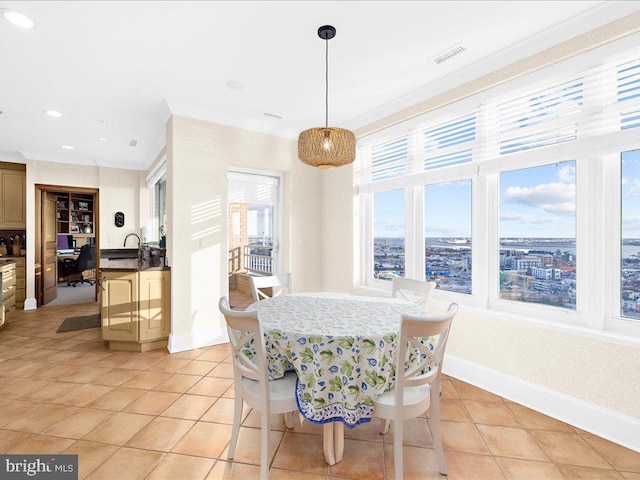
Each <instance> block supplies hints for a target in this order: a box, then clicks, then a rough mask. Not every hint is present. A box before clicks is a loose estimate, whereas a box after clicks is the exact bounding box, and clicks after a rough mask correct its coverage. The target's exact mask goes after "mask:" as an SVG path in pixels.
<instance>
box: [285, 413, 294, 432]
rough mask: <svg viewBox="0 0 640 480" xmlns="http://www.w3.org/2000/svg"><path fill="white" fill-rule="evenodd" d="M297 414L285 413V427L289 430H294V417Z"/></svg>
mask: <svg viewBox="0 0 640 480" xmlns="http://www.w3.org/2000/svg"><path fill="white" fill-rule="evenodd" d="M295 414H296V412H285V414H284V425H285V426H286V427H287V429H288V430H291V429H292V428H293V416H294V415H295Z"/></svg>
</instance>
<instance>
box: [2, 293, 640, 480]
mask: <svg viewBox="0 0 640 480" xmlns="http://www.w3.org/2000/svg"><path fill="white" fill-rule="evenodd" d="M247 301H248V302H250V301H249V300H247V299H238V298H233V297H232V299H231V303H232V304H235V306H236V308H238V307H240V308H241V307H242V306H243V305H245V304H246V302H247ZM96 311H97V306H96V304H94V303H89V304H78V305H64V306H47V307H43V308H40V309H38V310H32V311H27V312H18V313H16V314H15V315H14V317H13V318H11V319H10V320H9V323H8V325H7V326H6V327H5V328H4V329H2V330H0V452H1V453H20V454H29V453H34V454H56V453H73V454H78V455H79V470H80V471H79V477H80V478H82V479H85V478H86V479H92V480H93V479H114V480H133V479H148V480H151V479H180V480H188V479H223V478H225V479H232V478H234V479H248V478H258V474H259V467H258V464H259V452H260V447H259V445H260V440H259V433H260V430H259V419H258V417H257V415H254V414H252V413H248V414H246V416H245V419H244V423H243V427H242V429H241V434H240V439H239V442H238V447H237V450H236V458H235V461H233V462H229V461H227V456H226V450H227V445H228V443H229V439H230V436H231V424H232V414H233V402H232V399H233V385H232V366H231V363H229V356H228V345H226V344H225V345H218V346H213V347H208V348H201V349H198V350H193V351H188V352H182V353H176V354H169V353H168V352H166V351H161V350H160V351H154V352H147V353H125V352H113V351H110V350H108V349H107V348H106V347H105V345H104V343H103V342H102V340H101V337H100V330H99V329H90V330H80V331H75V332H67V333H55V331H56V329H57V327H58V326H59V325H60V323H61V322H62V320H63V319H64V318H66V317H69V316H77V315H87V314H90V313H95V312H96ZM378 428H379V426H378V424H377V423H375V422H371V423H368V424H365V425H361V426H359V427H357V428H356V429H354V430H350V431H347V432H346V439H345V454H344V459H343V461H342V462H340V463H338V464H336V465H334V466H332V467H329V466H327V465H326V463H325V462H324V457H323V453H322V436H321V434H322V430H321V427H319V426H316V425H311V424H309V423H308V422H305V424H304V426H302V427H301V426H296V428H294V429H293V430H291V431H286V430H285V428H284V424H283V422H282V419H281V418H276V421H275V422H274V430H273V431H272V432H271V437H270V439H271V454H270V458H271V472H270V477H271V478H274V479H300V480H313V479H329V478H362V479H381V480H382V479H391V478H393V461H394V459H393V448H392V434H391V433H390V434H388V435H387V436H381V435H380V434H379V433H378ZM442 434H443V443H444V448H445V455H446V460H447V465H448V468H449V476H448V478H449V479H451V480H455V479H472V480H481V479H505V478H506V479H531V480H537V479H578V478H580V479H619V480H624V479H626V480H640V453H636V452H633V451H630V450H628V449H625V448H623V447H620V446H617V445H615V444H613V443H611V442H608V441H606V440H603V439H601V438H598V437H596V436H593V435H591V434H589V433H586V432H584V431H581V430H578V429H576V428H573V427H571V426H569V425H566V424H564V423H561V422H559V421H556V420H554V419H551V418H549V417H546V416H544V415H541V414H538V413H536V412H534V411H532V410H529V409H527V408H525V407H522V406H520V405H518V404H515V403H512V402H509V401H506V400H504V399H503V398H500V397H498V396H496V395H493V394H491V393H489V392H486V391H483V390H480V389H478V388H476V387H474V386H472V385H469V384H466V383H463V382H460V381H458V380H456V379H454V378H445V379H444V382H443V398H442ZM404 471H405V478H407V479H410V478H412V479H433V478H443V477H441V476H440V475H439V474H438V472H437V467H436V461H435V454H434V450H433V448H432V438H431V434H430V431H429V419H428V418H420V419H416V420H414V421H411V422H407V425H406V426H405V458H404Z"/></svg>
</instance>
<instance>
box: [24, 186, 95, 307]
mask: <svg viewBox="0 0 640 480" xmlns="http://www.w3.org/2000/svg"><path fill="white" fill-rule="evenodd" d="M35 193H36V212H35V259H34V261H35V297H36V301H37V305H38V307H40V306H42V305H62V304H73V303H86V302H97V300H98V291H99V290H98V282H97V279H98V275H97V272H98V271H99V262H100V259H99V257H100V255H99V253H98V252H99V251H100V247H99V237H100V236H99V232H100V222H99V215H98V212H99V211H100V209H99V190H98V189H96V188H81V187H68V186H61V185H39V184H37V185H35ZM88 254H90V256H91V257H93V259H92V260H91V261H90V262H86V261H85V260H86V258H87V255H88ZM80 255H82V258H81V257H80ZM79 259H80V260H79Z"/></svg>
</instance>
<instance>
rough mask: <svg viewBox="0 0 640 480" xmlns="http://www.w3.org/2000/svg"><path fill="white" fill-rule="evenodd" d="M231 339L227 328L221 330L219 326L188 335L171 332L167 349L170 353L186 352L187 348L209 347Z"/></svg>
mask: <svg viewBox="0 0 640 480" xmlns="http://www.w3.org/2000/svg"><path fill="white" fill-rule="evenodd" d="M228 341H229V337H228V336H227V332H226V330H220V329H218V328H216V329H212V330H208V331H204V332H202V331H200V332H195V333H189V334H186V335H175V334H173V333H172V334H169V344H168V345H167V349H168V350H169V353H178V352H185V351H187V350H194V349H196V348H202V347H209V346H211V345H218V344H220V343H226V342H228Z"/></svg>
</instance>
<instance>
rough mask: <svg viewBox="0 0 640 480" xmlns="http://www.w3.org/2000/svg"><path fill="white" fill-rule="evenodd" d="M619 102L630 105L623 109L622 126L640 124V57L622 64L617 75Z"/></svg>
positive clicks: (632, 126)
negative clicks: (639, 103)
mask: <svg viewBox="0 0 640 480" xmlns="http://www.w3.org/2000/svg"><path fill="white" fill-rule="evenodd" d="M616 86H617V93H618V102H621V103H623V104H624V105H629V107H628V108H626V109H625V108H624V106H623V110H622V111H621V119H620V128H621V129H622V130H624V129H627V128H635V127H638V126H640V108H638V107H640V105H638V102H640V59H635V60H633V61H631V62H628V63H626V64H624V65H620V67H619V68H618V75H617V85H616Z"/></svg>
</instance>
